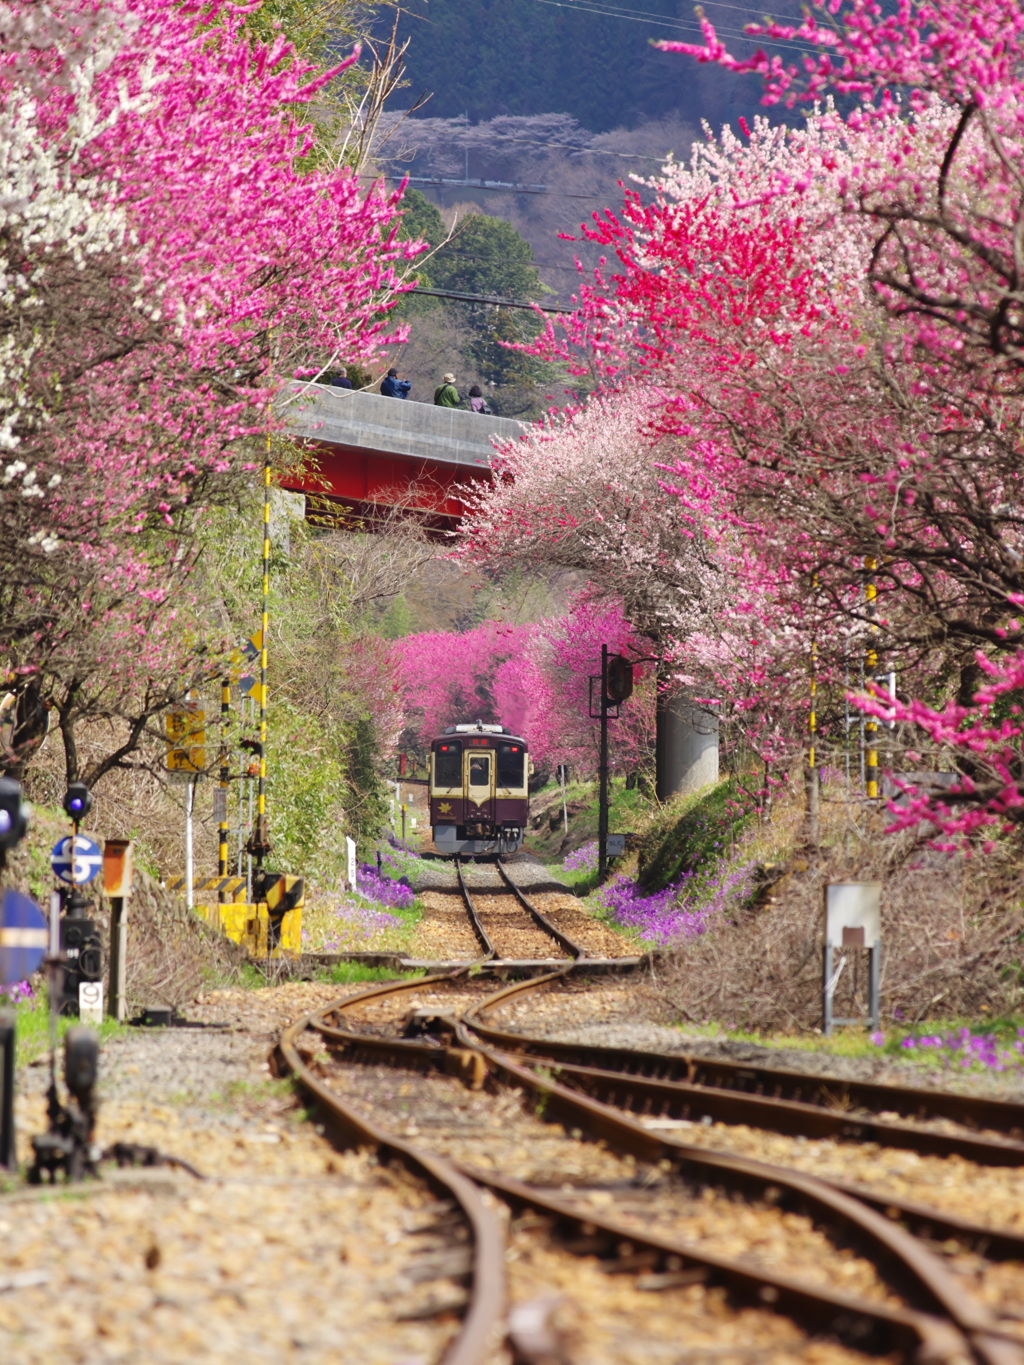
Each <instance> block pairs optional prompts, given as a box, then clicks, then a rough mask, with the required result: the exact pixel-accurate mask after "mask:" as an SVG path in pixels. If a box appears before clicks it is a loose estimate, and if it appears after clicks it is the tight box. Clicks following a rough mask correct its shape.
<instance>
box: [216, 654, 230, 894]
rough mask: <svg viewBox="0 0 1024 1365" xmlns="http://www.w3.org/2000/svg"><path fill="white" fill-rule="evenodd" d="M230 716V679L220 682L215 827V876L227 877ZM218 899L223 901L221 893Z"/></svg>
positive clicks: (222, 679)
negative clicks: (218, 800) (217, 789)
mask: <svg viewBox="0 0 1024 1365" xmlns="http://www.w3.org/2000/svg"><path fill="white" fill-rule="evenodd" d="M230 716H231V679H230V678H221V680H220V811H219V815H220V820H219V821H218V827H217V876H218V877H222V878H223V877H226V876H227V875H228V776H229V774H228V721H229V719H230ZM220 899H221V900H223V899H224V894H223V892H221V893H220Z"/></svg>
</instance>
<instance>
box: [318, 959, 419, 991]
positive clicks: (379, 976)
mask: <svg viewBox="0 0 1024 1365" xmlns="http://www.w3.org/2000/svg"><path fill="white" fill-rule="evenodd" d="M423 975H424V973H423V972H396V971H395V970H394V969H393V968H391V967H367V966H364V964H363V963H362V962H336V963H335V964H334V965H333V966H332V967H325V968H324V969H323V971H322V972H318V973H317V977H316V979H317V980H318V981H324V982H326V983H328V984H329V985H332V986H348V985H351V984H352V982H354V981H400V980H409V981H413V980H418V979H419V978H420V977H421V976H423Z"/></svg>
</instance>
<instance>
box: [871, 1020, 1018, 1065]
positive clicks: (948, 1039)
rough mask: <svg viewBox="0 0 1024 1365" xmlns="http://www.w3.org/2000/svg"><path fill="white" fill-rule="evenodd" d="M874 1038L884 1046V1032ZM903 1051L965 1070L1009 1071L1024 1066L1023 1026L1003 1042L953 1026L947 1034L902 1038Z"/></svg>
mask: <svg viewBox="0 0 1024 1365" xmlns="http://www.w3.org/2000/svg"><path fill="white" fill-rule="evenodd" d="M871 1041H872V1043H874V1044H875V1046H876V1047H884V1046H885V1042H886V1037H885V1034H884V1033H882V1032H878V1033H873V1034H872V1035H871ZM899 1046H900V1049H901V1051H905V1052H908V1053H909V1052H913V1053H915V1054H916V1055H918V1056H922V1055H923V1056H926V1057H928V1058H929V1059H930V1060H933V1061H935V1062H941V1063H942V1065H943V1066H946V1067H961V1068H963V1069H964V1070H965V1071H973V1070H977V1069H980V1070H982V1071H1008V1070H1010V1069H1011V1068H1013V1067H1024V1028H1019V1029H1018V1030H1017V1036H1016V1038H1015V1040H1014V1041H1013V1042H1012V1043H1010V1044H1009V1045H1005V1046H1004V1045H1003V1044H1002V1043H1001V1042H1000V1040H999V1038H998V1037H997V1035H996V1034H994V1033H974V1032H972V1031H971V1029H969V1028H959V1029H954V1030H952V1031H951V1032H950V1033H947V1034H945V1035H942V1034H938V1033H932V1034H922V1035H920V1036H914V1035H913V1034H907V1035H906V1037H904V1038H902V1039H900V1043H899Z"/></svg>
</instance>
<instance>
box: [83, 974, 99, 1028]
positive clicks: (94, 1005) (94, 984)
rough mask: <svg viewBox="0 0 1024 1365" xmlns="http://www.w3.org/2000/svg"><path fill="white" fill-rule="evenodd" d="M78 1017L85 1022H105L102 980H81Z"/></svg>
mask: <svg viewBox="0 0 1024 1365" xmlns="http://www.w3.org/2000/svg"><path fill="white" fill-rule="evenodd" d="M78 1017H79V1019H81V1021H82V1023H83V1024H102V1023H103V982H102V981H79V983H78Z"/></svg>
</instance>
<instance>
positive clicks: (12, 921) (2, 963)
mask: <svg viewBox="0 0 1024 1365" xmlns="http://www.w3.org/2000/svg"><path fill="white" fill-rule="evenodd" d="M48 940H49V932H48V930H47V927H46V920H45V919H44V917H43V912H42V911H41V910H40V909H39V906H38V905H36V903H35V901H30V900H29V898H28V896H23V895H22V893H21V892H20V891H13V890H11V889H8V890H7V891H5V892H4V898H3V903H2V906H0V983H2V984H3V985H5V986H9V985H11V983H12V982H14V981H24V980H25V978H26V977H28V976H31V975H32V973H33V972H34V971H37V970H38V968H39V964H40V963H41V962H42V960H43V957H44V955H45V953H46V945H47V942H48Z"/></svg>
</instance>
